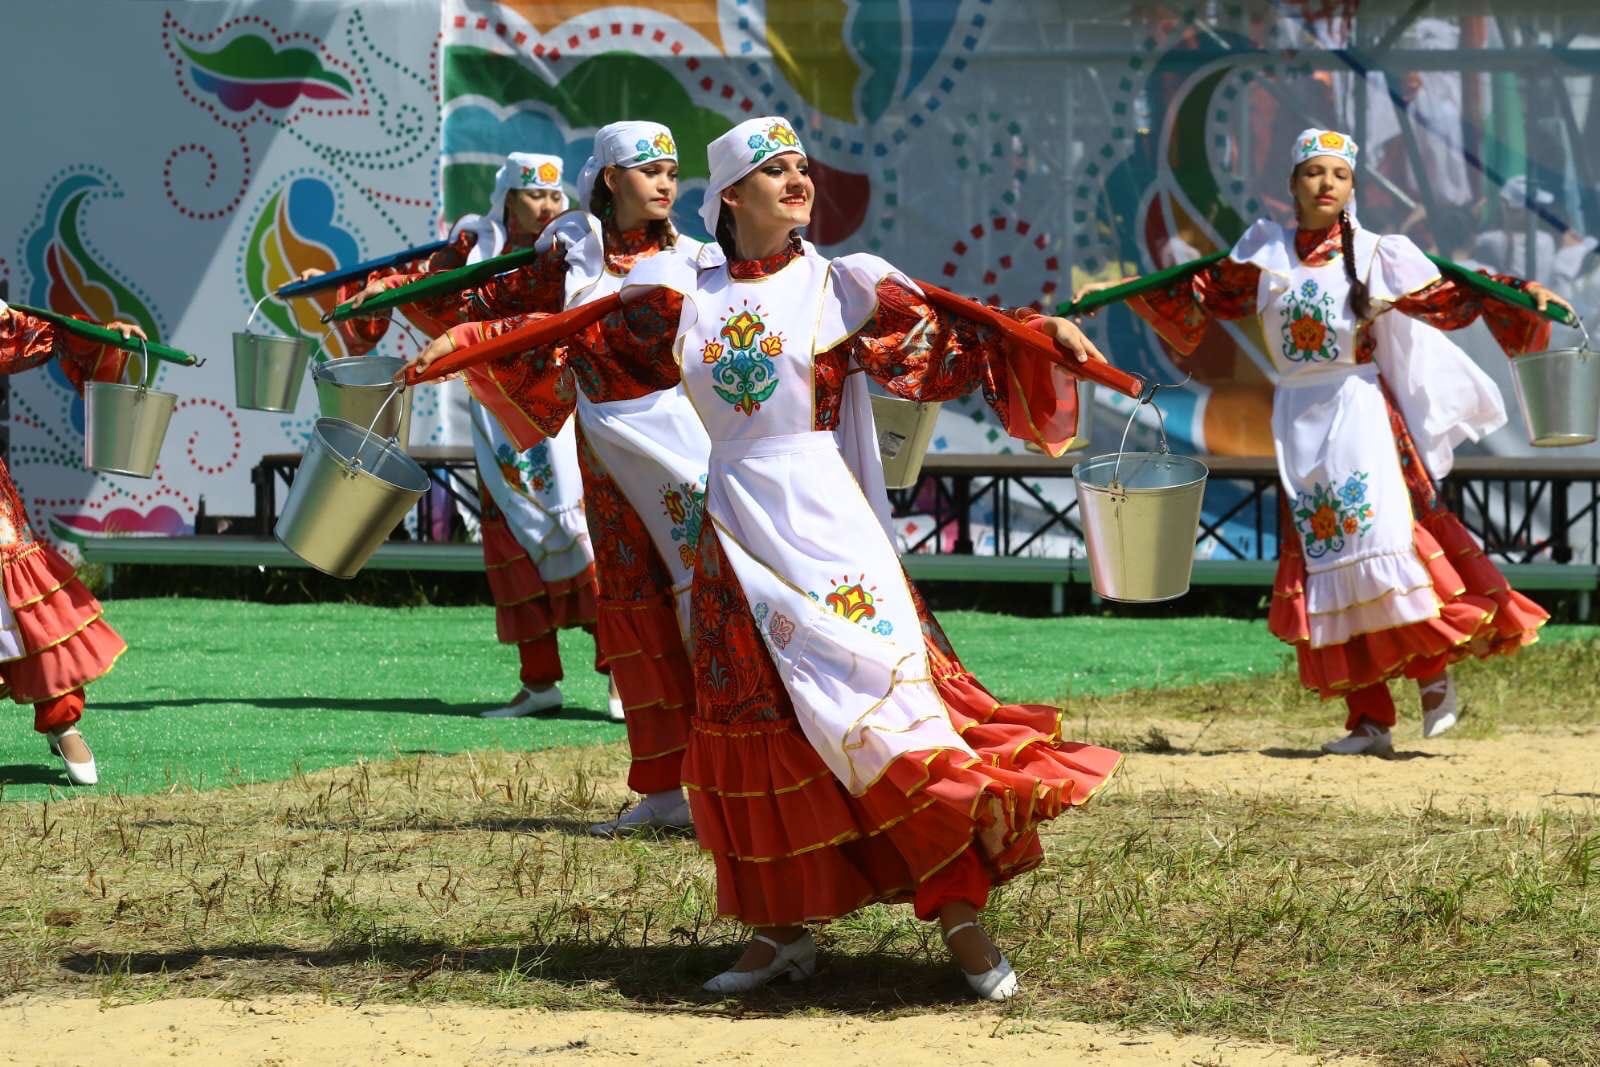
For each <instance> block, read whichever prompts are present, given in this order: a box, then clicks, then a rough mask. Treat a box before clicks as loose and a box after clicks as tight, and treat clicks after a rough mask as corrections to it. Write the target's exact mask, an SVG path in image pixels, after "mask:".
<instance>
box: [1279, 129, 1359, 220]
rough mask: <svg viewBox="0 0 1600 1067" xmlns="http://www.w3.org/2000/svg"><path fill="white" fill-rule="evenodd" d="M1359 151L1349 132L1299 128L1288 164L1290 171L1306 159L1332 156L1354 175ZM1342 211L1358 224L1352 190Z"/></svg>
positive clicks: (1354, 197) (1354, 196)
mask: <svg viewBox="0 0 1600 1067" xmlns="http://www.w3.org/2000/svg"><path fill="white" fill-rule="evenodd" d="M1360 151H1361V146H1360V145H1358V144H1356V142H1355V140H1354V139H1353V138H1352V137H1351V136H1350V135H1349V134H1345V133H1340V132H1339V131H1338V130H1320V129H1317V128H1316V127H1315V126H1313V127H1311V128H1310V129H1307V130H1301V131H1300V136H1298V137H1296V138H1295V139H1294V153H1293V156H1294V158H1293V162H1291V163H1290V164H1289V169H1290V170H1291V171H1292V170H1293V169H1294V168H1295V167H1298V166H1299V165H1300V164H1302V163H1304V162H1305V161H1306V160H1308V159H1316V158H1317V157H1318V156H1332V157H1333V158H1334V159H1342V160H1344V162H1345V163H1347V164H1349V166H1350V173H1351V175H1352V176H1354V175H1355V172H1356V155H1357V154H1358V153H1360ZM1344 213H1345V214H1346V215H1348V216H1349V217H1350V221H1351V222H1352V223H1355V224H1356V225H1358V226H1359V225H1360V220H1359V219H1357V218H1356V194H1355V191H1354V190H1351V192H1350V200H1349V202H1348V203H1346V204H1345V206H1344Z"/></svg>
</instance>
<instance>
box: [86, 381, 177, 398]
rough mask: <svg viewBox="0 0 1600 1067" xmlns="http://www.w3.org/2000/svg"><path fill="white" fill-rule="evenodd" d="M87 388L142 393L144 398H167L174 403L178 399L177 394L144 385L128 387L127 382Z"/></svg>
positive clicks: (107, 383)
mask: <svg viewBox="0 0 1600 1067" xmlns="http://www.w3.org/2000/svg"><path fill="white" fill-rule="evenodd" d="M88 388H89V389H93V390H117V391H126V392H129V393H143V394H145V395H146V396H161V397H167V398H169V399H171V400H172V401H174V402H176V401H177V399H178V394H177V393H169V392H166V391H165V390H163V389H151V388H150V387H149V386H146V385H129V384H128V383H127V382H90V383H89V385H88Z"/></svg>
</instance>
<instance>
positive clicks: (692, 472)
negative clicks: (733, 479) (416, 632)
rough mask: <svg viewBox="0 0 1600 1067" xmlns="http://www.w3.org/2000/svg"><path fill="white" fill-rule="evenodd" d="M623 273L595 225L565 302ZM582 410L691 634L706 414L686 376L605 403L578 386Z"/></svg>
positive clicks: (684, 243)
mask: <svg viewBox="0 0 1600 1067" xmlns="http://www.w3.org/2000/svg"><path fill="white" fill-rule="evenodd" d="M552 225H554V224H552ZM699 251H700V243H699V242H698V241H694V240H692V239H690V238H687V237H679V238H678V241H677V245H676V246H675V247H674V248H673V249H671V250H670V251H664V252H661V253H659V255H663V256H683V257H686V258H689V259H692V258H694V256H695V255H697V254H698V253H699ZM622 280H623V275H620V274H613V273H611V272H610V271H608V270H606V269H605V257H604V249H603V245H602V244H601V236H600V233H599V230H598V228H597V227H596V228H592V229H591V230H590V232H588V233H587V234H585V235H583V236H582V237H581V239H580V240H577V241H575V242H573V243H572V244H571V246H570V247H569V248H568V251H567V307H569V308H572V307H578V306H579V305H582V304H588V303H591V302H593V301H595V300H599V299H601V298H603V297H607V296H610V295H611V294H613V293H615V292H617V291H618V290H620V289H621V288H622ZM576 417H577V422H578V425H580V426H581V427H582V428H583V435H584V439H585V440H586V441H588V443H589V448H590V450H591V451H592V452H593V453H594V455H595V457H596V458H597V459H598V460H599V461H600V464H601V466H602V467H603V468H604V469H605V473H606V474H608V475H610V477H611V479H612V480H613V481H615V482H616V483H617V488H618V489H620V490H621V491H622V495H623V496H624V497H626V498H627V500H628V503H629V504H630V505H631V506H632V507H633V509H634V511H636V512H637V513H638V515H639V518H640V519H641V520H642V521H643V522H644V525H645V529H647V530H648V531H649V533H650V540H651V542H652V543H653V544H654V545H655V548H656V552H657V553H658V554H659V555H660V556H661V560H662V562H663V563H664V564H665V565H666V567H667V572H668V573H669V574H670V575H671V576H672V592H673V600H674V602H675V604H676V608H677V613H678V626H679V628H680V630H681V631H682V633H683V634H684V635H685V636H686V635H687V634H688V632H689V585H690V582H691V580H692V578H693V577H694V551H695V546H696V545H697V544H698V543H699V541H700V528H701V523H702V522H703V521H704V518H705V498H706V464H707V460H708V456H709V454H710V451H711V441H710V439H709V438H707V437H706V431H705V427H704V426H703V425H701V422H700V417H699V416H698V415H696V414H695V411H694V407H693V405H691V404H690V403H689V398H688V396H687V395H685V393H684V391H683V386H682V385H681V384H680V385H678V386H676V387H674V388H672V389H665V390H661V391H660V392H655V393H649V394H646V395H645V396H642V397H639V398H637V399H634V400H613V401H607V402H605V403H595V402H594V401H591V400H590V399H589V398H588V397H586V396H584V395H583V392H582V391H581V390H580V391H579V393H578V408H577V416H576ZM569 426H570V424H569Z"/></svg>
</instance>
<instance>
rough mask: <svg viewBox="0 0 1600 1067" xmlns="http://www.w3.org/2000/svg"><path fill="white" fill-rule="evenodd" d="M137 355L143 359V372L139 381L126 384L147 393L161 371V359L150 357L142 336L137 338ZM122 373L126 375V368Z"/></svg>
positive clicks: (148, 348) (147, 346) (148, 347)
mask: <svg viewBox="0 0 1600 1067" xmlns="http://www.w3.org/2000/svg"><path fill="white" fill-rule="evenodd" d="M139 355H140V357H141V358H142V359H143V360H144V374H143V376H142V377H141V379H140V380H139V381H130V382H129V383H128V384H129V385H131V386H133V387H134V388H135V389H137V390H139V392H141V393H148V392H149V391H150V389H151V387H152V386H154V385H155V384H156V375H157V374H159V373H161V361H160V360H159V359H151V358H150V346H149V345H148V344H146V343H145V339H144V338H143V337H141V338H139ZM123 373H124V375H126V373H127V371H126V368H124V371H123Z"/></svg>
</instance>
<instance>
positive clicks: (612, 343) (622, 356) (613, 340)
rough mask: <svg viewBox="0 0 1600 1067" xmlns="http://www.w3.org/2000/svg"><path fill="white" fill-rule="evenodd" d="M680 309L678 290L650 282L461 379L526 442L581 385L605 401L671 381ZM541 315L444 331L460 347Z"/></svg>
mask: <svg viewBox="0 0 1600 1067" xmlns="http://www.w3.org/2000/svg"><path fill="white" fill-rule="evenodd" d="M682 309H683V297H682V296H680V295H679V294H677V293H675V292H672V291H671V290H669V289H656V290H653V291H652V292H650V293H649V294H648V295H647V296H645V297H643V298H642V299H640V300H637V301H633V302H631V303H628V304H626V305H624V306H623V308H622V310H620V311H618V312H615V313H613V314H611V315H607V316H606V317H605V318H603V319H601V320H600V321H598V322H596V323H593V324H592V325H590V326H588V327H586V328H584V329H583V330H581V331H579V332H578V333H577V334H575V335H574V336H572V337H570V338H568V339H567V340H566V341H564V342H561V343H560V344H556V345H547V346H544V347H540V348H535V349H531V350H529V351H527V352H521V353H518V354H517V355H515V356H508V357H506V358H504V359H498V360H495V361H493V362H491V363H486V364H480V365H479V366H478V367H475V368H473V369H472V370H469V371H468V372H467V374H466V378H467V384H468V386H469V387H470V388H471V389H472V394H473V396H475V397H476V398H477V399H478V400H479V402H480V403H482V404H484V405H485V406H486V407H488V408H489V409H490V410H491V411H493V412H494V413H495V414H496V415H497V416H498V417H499V418H500V422H501V425H502V426H504V427H505V429H506V432H507V434H508V435H509V436H510V437H511V438H512V440H513V441H514V442H515V443H516V444H517V446H518V447H519V448H529V447H532V445H531V444H524V443H523V439H524V438H526V437H530V436H531V437H534V438H537V437H538V436H541V435H544V436H548V435H552V434H555V433H557V432H559V431H560V429H561V427H562V425H563V424H564V423H565V422H566V421H567V418H568V417H569V416H570V415H571V414H572V410H573V408H574V407H576V406H577V400H578V390H579V389H580V388H581V389H582V390H583V392H584V395H586V396H588V397H589V399H591V400H593V401H595V402H597V403H604V402H606V401H608V400H631V399H633V398H635V397H640V396H645V395H647V394H649V393H654V392H657V391H658V390H661V389H670V388H672V387H673V386H674V385H677V384H678V364H677V361H676V359H675V358H674V356H673V345H674V341H675V339H676V336H677V331H678V318H679V316H680V314H681V312H682ZM541 317H543V315H542V313H533V314H528V315H512V316H510V317H508V318H503V319H495V320H493V321H489V322H470V323H465V324H463V325H460V326H456V327H453V328H452V329H451V330H450V336H451V338H452V339H453V340H454V341H455V342H456V344H457V346H459V347H465V346H469V345H473V344H476V343H478V342H480V341H488V340H492V339H494V338H496V337H500V336H502V335H504V334H506V333H509V332H510V331H512V330H515V329H517V328H518V327H519V326H524V325H526V324H527V323H529V322H533V321H535V320H537V319H538V318H541ZM532 443H533V444H537V443H538V442H537V439H535V440H534V441H533V442H532Z"/></svg>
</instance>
